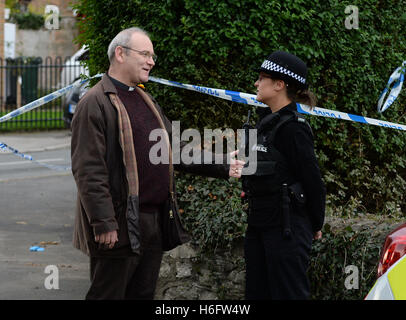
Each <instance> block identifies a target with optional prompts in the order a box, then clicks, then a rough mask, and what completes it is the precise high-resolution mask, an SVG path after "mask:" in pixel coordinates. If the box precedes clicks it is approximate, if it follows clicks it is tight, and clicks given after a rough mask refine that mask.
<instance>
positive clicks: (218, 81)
mask: <svg viewBox="0 0 406 320" xmlns="http://www.w3.org/2000/svg"><path fill="white" fill-rule="evenodd" d="M347 5H356V6H358V8H359V29H357V30H356V29H352V30H348V29H346V28H345V25H344V22H345V19H346V17H347V15H346V14H345V12H344V10H345V8H346V6H347ZM76 8H77V9H78V10H79V12H80V13H81V14H82V15H83V16H84V18H83V19H82V21H81V22H79V27H80V28H81V30H82V31H83V32H82V33H81V34H80V35H79V37H78V39H77V41H78V42H80V43H85V44H88V45H89V46H90V48H91V51H90V60H89V61H88V65H89V68H90V72H91V74H95V73H98V72H105V71H106V70H107V67H108V59H107V55H106V51H107V46H108V44H109V42H110V40H111V39H112V38H113V37H114V36H115V35H116V34H117V33H118V32H119V31H120V30H122V29H123V28H126V27H130V26H140V27H142V28H144V29H145V30H147V31H148V32H149V33H150V35H151V39H152V41H153V43H154V46H155V52H156V53H157V55H158V57H159V58H158V61H157V64H156V66H155V69H154V70H153V75H155V76H159V77H162V78H166V79H170V80H175V81H179V82H183V83H191V84H197V85H204V86H207V87H214V88H226V89H230V90H236V91H243V92H254V86H253V84H254V82H255V80H256V76H257V75H256V73H255V72H254V71H252V69H253V68H254V67H258V66H259V65H260V64H261V62H262V61H263V59H264V58H265V57H266V56H267V55H268V54H270V53H271V52H272V51H274V50H276V49H281V50H287V51H289V52H292V53H294V54H296V55H298V56H299V57H301V58H302V59H304V60H305V61H306V62H307V64H308V66H309V69H310V71H309V77H308V78H309V83H310V87H311V88H312V90H313V91H314V92H315V93H316V95H317V96H318V98H319V104H318V106H319V107H323V108H328V109H334V110H340V111H343V112H349V113H353V114H359V115H365V116H369V117H373V118H381V119H382V120H387V121H393V122H402V121H404V117H405V115H404V112H403V110H402V105H403V101H405V93H404V92H403V93H402V94H401V95H400V96H399V98H398V100H397V101H396V102H395V104H394V105H393V106H392V107H391V108H390V109H389V110H387V111H386V112H385V114H383V115H379V114H377V112H376V111H375V110H376V104H377V100H378V98H379V94H380V92H381V90H382V89H383V88H384V87H385V85H386V82H387V79H388V77H389V75H390V74H391V73H392V72H393V70H394V69H395V68H397V67H398V66H400V64H401V62H402V61H403V60H404V59H405V50H406V40H405V38H404V36H403V30H405V29H406V19H405V15H404V2H403V1H393V0H383V1H379V2H376V1H370V0H358V1H338V0H328V1H324V0H323V1H305V0H289V1H258V0H247V1H239V0H228V1H218V0H216V1H214V0H207V1H193V0H171V1H166V0H165V1H164V0H160V1H158V0H157V1H153V2H143V1H140V0H130V1H111V0H103V1H100V0H82V1H80V2H79V3H78V4H77V6H76ZM123 13H125V14H123ZM147 89H148V90H149V91H151V93H152V94H153V95H154V96H155V97H156V98H157V100H158V101H159V103H160V104H161V105H162V107H163V108H164V110H165V112H166V114H167V115H168V116H169V118H171V119H174V120H180V121H181V126H182V129H185V128H199V129H202V128H233V129H237V128H239V127H240V126H241V124H242V122H243V119H244V118H245V115H246V109H247V106H246V105H242V104H238V103H235V102H233V103H230V102H225V101H223V100H220V99H217V98H214V97H209V96H206V95H202V94H199V93H195V92H190V91H187V90H183V89H177V88H172V87H167V86H163V85H161V84H156V83H149V84H148V86H147ZM309 121H310V123H311V125H312V127H313V129H314V133H315V145H316V151H317V155H318V158H319V162H320V167H321V169H322V172H323V175H324V178H325V181H326V185H327V190H328V193H329V194H331V195H334V196H333V197H332V198H331V201H332V204H334V205H336V206H345V205H346V204H347V203H348V202H349V201H352V200H351V199H353V198H356V199H357V201H359V203H361V204H362V206H363V208H365V209H366V210H367V211H368V212H377V213H382V214H385V213H388V212H390V213H392V214H394V212H393V211H392V210H393V209H395V211H396V212H400V211H402V212H405V206H406V199H405V197H404V194H403V192H402V190H404V188H405V187H406V184H405V173H406V172H405V165H406V163H405V161H406V155H405V150H406V148H405V146H406V145H405V139H404V133H403V132H400V131H396V130H392V129H384V128H380V127H374V126H368V125H360V124H354V123H350V122H346V121H339V120H334V119H327V118H322V117H309Z"/></svg>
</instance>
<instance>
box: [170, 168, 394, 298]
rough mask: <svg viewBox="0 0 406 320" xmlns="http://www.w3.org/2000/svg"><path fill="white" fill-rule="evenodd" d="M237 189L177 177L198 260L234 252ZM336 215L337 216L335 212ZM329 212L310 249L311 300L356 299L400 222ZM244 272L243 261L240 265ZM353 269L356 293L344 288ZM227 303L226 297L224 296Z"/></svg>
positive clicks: (241, 228) (241, 224) (241, 229)
mask: <svg viewBox="0 0 406 320" xmlns="http://www.w3.org/2000/svg"><path fill="white" fill-rule="evenodd" d="M240 192H241V184H240V182H238V181H235V180H234V179H230V181H226V180H219V179H212V178H203V177H198V176H191V175H188V174H182V173H179V174H177V195H178V199H179V206H180V208H181V212H182V220H183V222H184V225H185V227H186V229H187V230H188V231H189V232H190V234H191V236H192V243H193V244H194V245H195V246H197V247H199V248H200V253H201V255H202V257H201V259H203V260H207V259H211V258H209V257H212V254H213V252H216V250H217V249H218V248H220V249H221V250H223V251H224V250H228V251H230V252H231V250H232V249H234V248H236V246H237V247H238V245H240V244H241V242H242V240H243V236H244V233H245V229H246V224H245V222H246V214H245V212H244V211H243V210H242V206H241V200H240V196H239V195H240ZM340 214H341V213H340ZM340 214H337V213H335V215H332V212H331V213H329V214H328V216H327V217H326V223H325V225H324V227H323V230H322V231H323V237H322V239H321V240H318V241H315V242H314V243H313V246H312V251H311V256H310V258H311V259H310V265H309V270H308V274H309V280H310V283H311V294H312V299H317V300H359V299H363V298H365V296H366V295H367V294H368V292H369V291H370V289H371V288H372V286H373V284H374V283H375V281H376V271H377V266H378V261H379V256H380V250H381V248H382V245H383V242H384V238H385V236H386V235H387V234H388V233H389V231H391V230H393V229H394V228H395V226H396V225H397V224H399V222H400V221H401V220H398V219H388V218H384V217H382V216H379V217H377V216H375V215H365V213H361V212H358V213H357V214H354V213H352V217H351V218H350V217H345V218H342V217H341V216H340ZM240 264H241V265H240V268H241V270H243V269H244V263H243V261H241V262H240ZM350 265H353V266H355V267H357V268H358V286H359V287H358V289H348V288H346V287H345V281H346V278H347V277H349V276H352V272H351V273H345V268H346V267H347V266H350ZM225 298H229V296H227V295H226V296H225Z"/></svg>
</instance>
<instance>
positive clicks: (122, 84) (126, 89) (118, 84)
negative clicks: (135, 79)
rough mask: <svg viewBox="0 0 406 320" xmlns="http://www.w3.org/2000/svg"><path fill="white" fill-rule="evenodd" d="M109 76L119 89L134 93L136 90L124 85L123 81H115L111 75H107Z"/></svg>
mask: <svg viewBox="0 0 406 320" xmlns="http://www.w3.org/2000/svg"><path fill="white" fill-rule="evenodd" d="M107 76H108V77H109V78H110V80H111V82H113V84H114V85H115V86H116V87H117V88H120V89H122V90H125V91H134V90H135V87H129V86H127V85H126V84H124V83H122V82H121V81H118V80H117V79H114V78H113V77H110V76H109V75H107Z"/></svg>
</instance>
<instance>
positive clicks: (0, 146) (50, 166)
mask: <svg viewBox="0 0 406 320" xmlns="http://www.w3.org/2000/svg"><path fill="white" fill-rule="evenodd" d="M0 150H1V151H10V152H12V153H13V154H14V155H16V156H18V157H20V158H22V159H24V160H29V161H31V162H33V163H35V164H39V165H40V166H43V167H45V168H48V169H52V170H58V171H70V170H71V167H68V166H58V165H53V164H47V163H43V162H40V161H37V160H34V158H33V157H32V156H30V155H28V154H24V153H21V152H20V151H18V150H17V149H14V148H13V147H10V146H8V145H7V144H5V143H2V142H0Z"/></svg>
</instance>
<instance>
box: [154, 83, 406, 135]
mask: <svg viewBox="0 0 406 320" xmlns="http://www.w3.org/2000/svg"><path fill="white" fill-rule="evenodd" d="M149 80H151V81H153V82H157V83H161V84H164V85H168V86H172V87H178V88H183V89H187V90H191V91H196V92H200V93H204V94H208V95H211V96H214V97H217V98H221V99H224V100H229V101H234V102H239V103H245V104H248V105H253V106H257V107H268V106H267V105H266V104H264V103H262V102H259V101H257V100H256V99H255V98H256V96H255V95H253V94H249V93H243V92H237V91H230V90H223V89H214V88H208V87H201V86H196V85H191V84H183V83H180V82H175V81H169V80H165V79H161V78H155V77H149ZM296 106H297V111H298V112H300V113H303V114H309V115H313V116H321V117H327V118H333V119H340V120H347V121H353V122H358V123H365V124H370V125H374V126H380V127H385V128H391V129H397V130H404V131H406V125H402V124H398V123H393V122H388V121H383V120H378V119H372V118H367V117H364V116H359V115H355V114H350V113H345V112H340V111H335V110H329V109H324V108H318V107H315V108H313V109H311V108H310V107H309V106H306V105H304V104H300V103H296Z"/></svg>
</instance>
